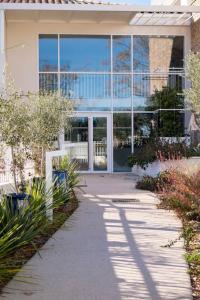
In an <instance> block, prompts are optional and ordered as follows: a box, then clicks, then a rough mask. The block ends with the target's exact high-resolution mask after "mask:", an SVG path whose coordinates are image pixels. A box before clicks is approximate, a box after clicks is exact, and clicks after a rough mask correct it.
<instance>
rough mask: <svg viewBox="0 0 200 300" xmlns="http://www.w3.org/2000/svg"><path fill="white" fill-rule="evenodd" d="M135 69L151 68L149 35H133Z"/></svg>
mask: <svg viewBox="0 0 200 300" xmlns="http://www.w3.org/2000/svg"><path fill="white" fill-rule="evenodd" d="M133 70H134V71H148V70H149V37H148V36H138V37H136V36H134V37H133Z"/></svg>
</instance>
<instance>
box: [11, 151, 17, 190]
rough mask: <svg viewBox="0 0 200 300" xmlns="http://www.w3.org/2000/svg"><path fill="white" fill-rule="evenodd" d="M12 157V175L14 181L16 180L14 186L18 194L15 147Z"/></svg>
mask: <svg viewBox="0 0 200 300" xmlns="http://www.w3.org/2000/svg"><path fill="white" fill-rule="evenodd" d="M11 156H12V174H13V179H14V186H15V189H16V192H17V193H18V186H17V176H16V165H15V156H14V148H13V147H11Z"/></svg>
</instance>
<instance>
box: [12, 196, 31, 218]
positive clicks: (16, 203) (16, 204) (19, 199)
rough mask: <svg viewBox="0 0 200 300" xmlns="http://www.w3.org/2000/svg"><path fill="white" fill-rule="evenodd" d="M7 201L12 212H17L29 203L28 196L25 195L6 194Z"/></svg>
mask: <svg viewBox="0 0 200 300" xmlns="http://www.w3.org/2000/svg"><path fill="white" fill-rule="evenodd" d="M7 200H8V201H9V203H10V207H11V209H12V210H13V212H14V213H15V212H17V211H18V210H19V208H20V207H21V206H23V205H24V204H25V201H26V202H29V201H30V195H28V194H26V193H10V194H7Z"/></svg>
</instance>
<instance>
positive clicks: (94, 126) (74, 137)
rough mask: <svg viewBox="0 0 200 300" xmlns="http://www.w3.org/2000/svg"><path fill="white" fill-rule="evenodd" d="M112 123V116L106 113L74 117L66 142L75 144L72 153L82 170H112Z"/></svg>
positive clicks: (66, 135) (66, 134)
mask: <svg viewBox="0 0 200 300" xmlns="http://www.w3.org/2000/svg"><path fill="white" fill-rule="evenodd" d="M110 124H111V123H110V116H109V115H104V114H99V115H98V114H95V115H94V114H79V115H78V116H76V117H74V118H72V122H71V128H70V130H69V131H68V132H67V133H65V143H71V144H73V147H72V151H71V152H72V153H71V154H72V155H73V160H75V161H76V162H77V163H78V166H79V170H80V171H88V172H108V171H111V166H110V162H111V153H110V152H111V147H112V146H111V141H112V138H111V134H108V131H109V132H110V131H111V130H110ZM108 137H109V139H108Z"/></svg>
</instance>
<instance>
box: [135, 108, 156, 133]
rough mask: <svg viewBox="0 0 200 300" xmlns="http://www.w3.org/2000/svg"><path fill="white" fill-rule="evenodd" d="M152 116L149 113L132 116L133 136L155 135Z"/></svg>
mask: <svg viewBox="0 0 200 300" xmlns="http://www.w3.org/2000/svg"><path fill="white" fill-rule="evenodd" d="M154 127H155V123H154V115H153V114H150V113H148V114H147V113H146V114H145V113H136V114H134V135H135V136H138V137H151V136H153V135H154V134H155V131H154V129H155V128H154Z"/></svg>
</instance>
